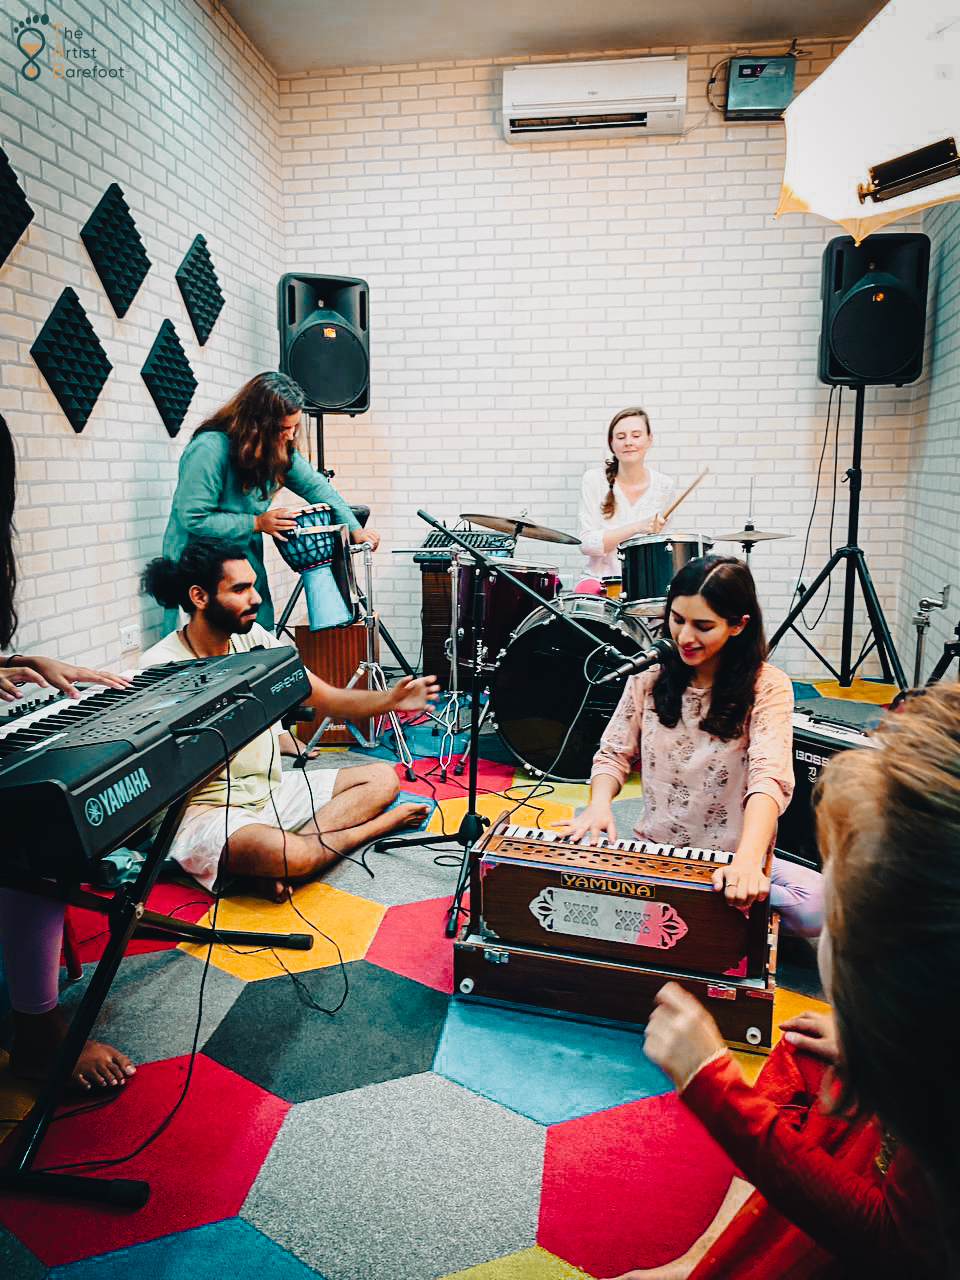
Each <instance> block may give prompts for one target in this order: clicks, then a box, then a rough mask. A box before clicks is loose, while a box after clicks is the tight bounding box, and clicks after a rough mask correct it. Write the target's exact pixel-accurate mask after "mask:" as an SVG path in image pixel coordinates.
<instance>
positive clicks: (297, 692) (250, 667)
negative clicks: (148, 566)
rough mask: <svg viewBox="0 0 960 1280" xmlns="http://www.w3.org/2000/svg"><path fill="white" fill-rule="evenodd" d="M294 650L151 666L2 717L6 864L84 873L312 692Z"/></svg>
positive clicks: (0, 779)
mask: <svg viewBox="0 0 960 1280" xmlns="http://www.w3.org/2000/svg"><path fill="white" fill-rule="evenodd" d="M309 692H310V684H309V681H308V678H307V674H306V672H305V671H304V669H303V664H302V663H301V661H300V658H299V656H298V655H297V652H296V650H295V649H292V648H289V647H287V646H283V647H282V648H275V649H254V650H251V651H250V652H249V653H239V654H230V655H228V656H226V657H223V658H205V659H202V660H200V661H198V662H179V663H172V664H170V665H167V666H162V667H151V668H149V669H147V670H145V671H142V672H140V673H139V674H138V675H136V676H135V677H134V679H133V683H132V687H131V688H129V689H123V690H120V689H97V690H86V691H85V692H84V693H83V694H82V695H81V698H80V699H79V700H76V701H75V700H73V699H66V698H63V699H57V700H56V701H54V702H52V703H50V704H49V705H44V706H41V707H40V708H39V710H37V711H33V712H29V713H27V714H23V715H16V714H14V715H12V716H11V715H8V716H7V717H4V718H3V719H2V720H0V805H2V809H3V824H4V839H3V844H2V846H0V858H2V859H3V862H4V865H5V866H10V867H12V868H19V869H21V870H24V871H31V872H35V873H37V872H39V873H41V874H43V875H48V876H70V877H74V878H84V873H85V868H86V867H87V865H88V864H89V862H90V861H91V860H93V859H96V858H100V857H102V856H103V855H104V854H106V853H108V852H109V851H110V850H111V849H113V848H116V846H117V845H118V844H121V843H122V842H123V841H124V840H125V839H126V838H127V837H128V836H130V835H131V834H132V833H133V832H135V831H136V830H138V828H140V827H141V826H142V825H143V824H144V823H145V822H148V821H149V820H150V819H151V818H153V817H154V816H155V815H156V814H157V813H159V812H160V811H161V810H163V809H165V808H166V807H167V806H168V805H169V804H171V803H172V802H173V801H174V800H176V799H177V798H178V797H179V796H182V795H183V794H184V793H185V792H187V791H190V790H192V789H193V788H194V787H196V786H198V785H199V784H200V783H201V782H203V781H205V780H206V779H207V778H208V777H211V776H213V775H214V774H216V773H217V772H219V770H220V769H221V768H222V767H223V765H224V756H225V754H230V755H232V754H234V752H236V751H239V750H240V748H241V747H243V746H245V745H246V744H247V743H248V742H250V741H251V740H252V739H253V738H255V737H256V736H257V734H259V733H262V732H263V730H264V729H266V728H267V727H268V726H269V725H271V724H272V723H273V722H274V721H276V720H278V719H280V717H281V716H282V715H284V714H285V713H286V712H287V711H289V710H290V709H291V708H293V707H295V706H296V705H297V704H298V703H300V702H302V701H303V700H304V698H306V697H307V696H308V695H309Z"/></svg>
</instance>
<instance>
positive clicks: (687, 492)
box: [663, 467, 710, 524]
mask: <svg viewBox="0 0 960 1280" xmlns="http://www.w3.org/2000/svg"><path fill="white" fill-rule="evenodd" d="M709 470H710V468H709V467H704V468H703V470H702V471H701V472H700V474H699V475H698V476H697V478H696V480H694V482H693V484H691V485H690V486H689V487H688V488H686V489H684V491H683V493H681V495H680V497H679V498H678V499H677V500H676V502H674V503H671V505H670V506H669V507H668V508H667V510H666V511H665V512H664V513H663V520H664V524H666V522H667V521H668V520H669V519H670V517H671V516H672V515H673V513H674V511H676V509H677V507H679V505H680V503H681V502H682V501H683V500H684V498H688V497H689V496H690V494H691V493H693V491H694V489H695V488H696V487H697V485H698V484H699V483H700V481H701V480H702V479H703V477H704V476H705V475H706V474H707V472H708V471H709Z"/></svg>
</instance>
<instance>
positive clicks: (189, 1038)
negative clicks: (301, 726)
mask: <svg viewBox="0 0 960 1280" xmlns="http://www.w3.org/2000/svg"><path fill="white" fill-rule="evenodd" d="M410 736H411V742H412V745H414V751H415V754H416V755H417V756H418V759H417V761H416V769H415V772H416V775H417V776H416V781H414V782H412V783H411V782H408V781H406V780H404V781H403V786H404V787H405V788H406V789H407V790H408V791H409V792H410V793H412V794H414V795H416V796H418V797H426V798H428V799H429V802H430V803H429V806H428V807H429V808H430V809H431V810H432V812H431V813H430V815H429V817H428V819H427V822H426V823H425V827H426V831H425V832H424V834H425V835H429V836H430V837H442V836H443V835H444V834H447V835H448V836H451V839H450V840H448V842H447V843H430V844H425V843H421V844H403V845H396V846H393V847H390V846H389V845H388V847H387V848H384V849H382V850H377V849H376V848H372V847H368V848H367V849H366V850H364V851H362V853H358V854H357V855H355V856H353V857H351V858H349V859H345V860H343V861H342V862H341V863H339V864H338V865H337V866H336V867H334V868H333V869H332V870H331V871H330V872H329V873H328V874H327V875H326V876H325V877H324V878H323V879H322V880H321V881H319V882H316V883H312V884H307V885H304V886H303V887H301V888H298V889H297V890H296V892H295V893H294V894H293V897H292V900H291V901H289V902H285V903H282V904H274V903H270V902H266V901H263V900H260V899H258V898H254V897H250V896H232V897H231V896H228V897H225V898H224V899H223V901H222V902H220V903H219V904H218V905H217V906H216V908H215V907H214V904H213V902H212V899H211V897H210V895H209V894H207V893H205V892H204V891H203V890H201V889H199V888H197V887H196V886H195V885H193V884H192V882H187V881H184V880H182V879H179V878H178V877H177V876H172V877H170V878H166V879H165V880H164V881H163V882H162V883H161V884H160V885H159V886H158V887H157V888H156V889H155V890H154V894H153V897H152V899H151V902H150V904H149V905H150V906H151V907H152V908H153V909H155V910H158V911H161V912H166V913H169V914H174V915H178V916H180V917H181V918H184V919H188V920H192V921H200V922H203V921H205V920H206V921H208V922H209V921H212V920H213V918H214V912H215V918H216V926H217V927H218V928H220V929H225V928H230V929H237V928H239V929H249V930H254V931H259V930H268V931H270V932H273V933H280V934H284V933H289V932H299V933H307V934H309V936H310V938H311V939H312V946H311V947H310V949H309V950H308V951H303V950H300V951H297V950H288V949H286V948H281V947H279V946H273V947H267V946H264V947H235V946H228V945H226V944H225V943H221V944H218V945H216V946H213V947H212V948H210V949H208V948H207V947H204V946H198V945H196V944H191V943H183V944H181V945H179V946H178V945H176V944H175V943H174V942H172V941H167V942H158V941H156V940H153V941H140V940H137V941H135V942H134V943H133V944H132V945H131V947H130V948H129V951H128V954H127V955H126V957H125V958H124V960H123V962H122V964H121V966H120V969H119V972H118V974H117V976H116V978H115V980H114V982H113V984H112V986H111V988H110V992H109V996H108V998H107V1000H106V1003H105V1005H104V1008H103V1012H102V1015H101V1019H100V1022H99V1024H98V1027H97V1029H96V1035H97V1037H98V1038H99V1039H101V1040H105V1041H107V1042H109V1043H112V1044H114V1045H116V1046H117V1047H119V1048H120V1049H122V1050H124V1051H125V1052H127V1053H129V1054H130V1055H131V1056H132V1057H133V1058H134V1059H135V1060H136V1062H137V1064H138V1067H137V1072H136V1075H135V1076H133V1077H132V1078H131V1079H130V1080H129V1082H128V1083H127V1084H126V1085H124V1086H123V1087H122V1088H120V1089H118V1090H117V1091H116V1092H114V1091H110V1096H109V1098H108V1100H106V1101H105V1102H100V1103H99V1104H98V1105H95V1106H93V1107H91V1106H90V1105H89V1104H90V1099H89V1098H88V1097H87V1098H84V1099H82V1100H81V1104H80V1105H78V1103H77V1101H76V1099H75V1098H74V1097H71V1098H70V1100H69V1103H67V1102H66V1100H65V1105H64V1106H63V1108H62V1109H61V1111H60V1113H59V1114H58V1118H57V1119H56V1121H55V1122H54V1123H53V1124H52V1125H51V1127H50V1129H49V1131H48V1133H47V1134H46V1136H45V1138H44V1140H43V1142H42V1144H41V1148H40V1153H39V1157H38V1159H37V1161H36V1167H37V1168H41V1167H42V1168H44V1169H58V1170H62V1171H64V1172H66V1171H68V1170H73V1171H75V1172H89V1173H91V1174H94V1175H95V1176H98V1177H101V1178H140V1179H144V1180H146V1181H147V1182H149V1184H150V1188H151V1191H150V1198H149V1200H148V1202H147V1204H146V1205H145V1206H144V1207H142V1208H140V1209H131V1208H125V1207H121V1206H115V1205H112V1204H97V1203H92V1202H89V1201H87V1202H85V1201H78V1200H69V1199H57V1198H41V1197H38V1196H35V1195H26V1194H23V1193H22V1192H8V1193H6V1194H5V1195H4V1196H3V1197H2V1199H0V1274H2V1275H10V1276H16V1277H18V1278H19V1277H22V1278H23V1280H34V1278H36V1280H43V1278H45V1277H52V1278H55V1280H127V1277H129V1276H130V1275H143V1276H150V1277H158V1278H159V1277H163V1278H166V1277H170V1278H171V1280H172V1278H173V1277H176V1280H194V1278H196V1280H200V1278H201V1277H203V1280H206V1277H208V1276H210V1275H212V1274H219V1273H220V1272H226V1273H228V1274H229V1275H231V1276H232V1277H235V1278H236V1280H247V1278H248V1277H249V1278H251V1280H252V1278H253V1277H257V1280H308V1277H319V1278H320V1280H441V1278H443V1280H572V1278H574V1277H581V1278H583V1280H590V1278H591V1277H601V1276H612V1275H618V1274H620V1273H621V1272H623V1271H625V1270H627V1269H629V1268H632V1267H649V1266H657V1265H660V1264H662V1263H664V1262H666V1261H668V1260H669V1259H671V1258H673V1257H676V1256H678V1255H679V1254H682V1253H683V1252H684V1251H685V1250H686V1249H687V1248H688V1246H689V1245H690V1244H691V1243H692V1242H693V1240H694V1239H695V1238H696V1237H697V1236H698V1235H699V1234H700V1233H701V1232H702V1231H703V1230H704V1228H705V1227H706V1225H707V1224H708V1223H709V1221H710V1219H711V1217H712V1216H713V1214H714V1212H715V1210H716V1209H717V1207H718V1205H719V1204H720V1202H721V1200H722V1199H723V1196H724V1193H725V1190H726V1187H727V1185H728V1184H729V1181H730V1177H731V1173H732V1165H731V1164H730V1162H729V1160H728V1159H727V1157H726V1156H725V1155H724V1154H723V1153H722V1151H721V1150H720V1148H719V1147H718V1146H717V1145H716V1144H715V1143H714V1142H713V1140H712V1139H711V1138H710V1137H709V1136H708V1135H707V1133H706V1131H705V1130H704V1129H703V1128H702V1127H701V1125H700V1124H699V1122H698V1121H696V1120H695V1119H694V1118H693V1117H692V1115H691V1114H690V1113H689V1112H688V1111H687V1110H686V1109H685V1108H684V1106H683V1105H682V1104H681V1103H680V1102H679V1101H678V1099H677V1097H676V1095H675V1093H674V1091H673V1089H672V1088H671V1086H670V1084H669V1081H668V1080H667V1078H666V1077H665V1076H664V1075H663V1074H662V1073H661V1072H660V1071H659V1070H658V1068H656V1067H655V1066H653V1065H652V1064H651V1062H650V1061H649V1060H648V1059H647V1058H646V1057H645V1055H644V1053H643V1036H642V1032H641V1031H640V1029H639V1028H638V1026H637V1025H635V1024H631V1023H629V1020H628V1021H626V1022H624V1023H617V1022H611V1021H610V1020H608V1021H606V1022H600V1021H597V1020H591V1019H589V1018H583V1017H577V1016H573V1015H572V1014H571V1013H570V1011H569V1010H568V1009H566V1008H564V1005H563V1000H562V999H561V998H558V999H557V1001H556V1002H555V1005H554V1007H553V1008H551V1007H550V1000H549V999H544V998H543V997H542V993H540V994H538V997H537V999H531V1000H530V1001H529V1002H528V1001H525V1000H524V998H523V995H524V993H523V991H522V989H518V990H516V991H515V992H514V997H515V998H513V999H511V1000H510V1001H509V1002H504V1003H493V1002H483V1001H474V1000H471V999H469V998H465V997H467V996H468V995H469V990H468V988H469V985H470V984H469V983H466V984H463V986H462V988H461V987H460V986H458V987H457V990H456V993H455V982H457V978H456V975H455V967H454V947H453V942H452V941H451V939H450V938H449V937H448V936H447V932H448V929H447V925H448V921H450V920H451V919H453V920H454V921H455V923H460V920H459V919H458V918H457V917H456V913H455V912H453V910H452V903H453V895H454V893H455V890H456V887H457V882H458V874H459V872H460V870H461V863H462V858H463V852H464V849H463V845H462V843H460V842H459V841H458V840H457V839H456V836H457V833H458V831H459V829H460V823H461V821H462V819H463V817H464V814H465V813H466V812H467V799H466V775H463V776H461V775H458V774H457V773H456V772H455V770H454V769H453V768H452V767H451V766H450V765H449V764H448V767H447V768H444V766H443V764H442V763H441V761H440V760H439V759H438V758H437V756H436V752H437V750H438V742H437V739H436V738H435V737H432V736H431V734H430V732H429V730H427V729H418V730H415V731H413V730H412V731H411V735H410ZM482 741H483V744H484V747H485V748H489V747H491V746H492V747H493V750H492V751H489V755H490V758H486V757H487V754H488V751H487V750H485V752H484V755H485V758H484V759H483V760H482V761H481V764H480V768H479V798H478V805H477V808H478V810H479V812H480V814H481V815H482V816H483V818H487V819H490V820H491V821H495V820H496V819H497V818H498V817H499V816H500V815H501V814H503V813H505V812H506V813H508V814H509V820H510V821H511V822H512V823H514V824H516V825H517V826H519V827H525V828H530V829H533V830H535V831H536V830H539V831H541V832H544V833H547V834H549V835H551V836H553V835H555V833H554V832H553V824H554V823H557V822H559V821H562V820H563V819H565V818H569V817H571V816H572V815H573V814H574V812H575V811H576V809H577V808H579V807H582V806H583V804H584V803H585V802H586V796H587V788H586V787H585V786H584V785H581V784H573V783H559V784H553V783H548V782H544V781H543V780H538V779H537V778H536V777H532V776H528V775H527V774H526V773H525V772H524V771H523V770H522V769H521V768H518V767H515V766H514V765H512V764H510V763H509V762H507V761H506V760H505V759H504V758H503V755H502V754H498V752H497V751H496V741H495V739H493V738H492V736H490V735H486V736H485V737H484V739H483V740H482ZM456 745H457V746H458V747H459V748H460V749H462V748H463V745H464V740H463V736H462V735H461V736H460V738H459V739H458V741H457V744H456ZM431 752H432V754H431ZM375 754H379V755H381V756H383V755H388V754H389V752H388V751H387V750H386V748H382V747H381V748H379V749H378V750H377V752H376V753H375ZM367 759H369V753H366V754H363V755H360V754H359V753H357V752H347V753H343V752H339V753H337V754H336V756H335V757H332V756H329V757H326V758H325V754H324V752H321V758H320V760H318V761H316V762H313V763H311V765H310V768H324V767H331V764H332V765H333V766H334V767H338V766H341V765H342V764H344V763H347V764H349V763H353V762H360V761H365V760H367ZM398 773H400V775H401V777H402V778H403V771H402V770H401V769H399V767H398ZM641 804H642V788H641V787H640V786H639V783H638V782H631V784H630V785H629V786H628V787H627V788H626V789H625V792H624V793H623V796H622V797H621V798H620V799H619V800H618V801H617V806H616V808H617V815H618V821H619V823H620V825H621V826H622V828H623V829H624V831H625V832H626V831H627V830H628V828H629V827H630V826H631V825H632V822H633V821H634V819H635V817H636V813H637V810H638V806H639V805H641ZM543 839H544V841H545V842H546V843H547V844H549V843H550V841H549V840H548V839H547V838H546V835H545V836H544V837H543ZM482 892H483V888H482V882H481V886H480V891H479V893H478V896H479V897H482ZM524 892H525V891H524V889H523V887H522V885H518V888H517V891H516V893H517V911H518V912H521V911H523V912H526V913H527V914H528V915H530V913H529V911H528V910H527V906H526V905H525V898H524ZM527 896H529V895H527ZM479 905H480V910H479V911H478V913H477V917H478V918H479V920H480V923H481V925H482V909H483V903H482V902H481V903H480V904H479ZM469 906H470V901H469V894H466V895H465V896H464V899H463V903H462V910H463V915H462V917H461V919H463V920H466V912H467V911H468V909H469ZM530 919H531V920H532V921H534V924H533V926H531V927H536V922H535V920H534V917H533V916H532V915H530ZM72 920H73V924H74V926H75V929H76V933H77V935H78V940H79V952H80V959H81V960H82V961H83V963H84V974H83V977H82V978H81V979H80V980H79V981H77V982H75V983H69V982H67V980H66V979H64V987H63V994H62V1004H63V1007H64V1009H65V1011H66V1012H67V1014H69V1013H70V1012H71V1010H72V1009H73V1008H75V1007H76V1005H77V1004H78V1002H79V1001H80V999H81V997H82V995H83V992H84V991H85V990H86V988H87V985H88V984H89V982H90V980H91V976H92V974H93V971H94V968H95V965H96V962H97V959H98V957H99V955H100V953H101V951H102V948H103V943H104V930H105V925H104V921H103V918H102V917H100V916H99V915H97V914H95V913H92V912H78V911H74V912H73V913H72ZM476 922H477V920H476V918H473V923H474V924H476ZM486 944H487V946H488V951H489V959H490V961H491V963H495V964H498V965H500V964H503V965H506V964H509V962H510V960H511V959H512V958H513V956H512V953H511V951H510V945H509V940H508V939H504V938H502V937H500V938H493V937H489V936H487V937H486ZM800 959H801V961H804V957H803V956H801V957H800ZM801 968H803V969H804V970H805V971H806V973H807V977H808V979H809V976H810V973H811V972H812V966H811V964H810V962H809V958H807V959H806V960H805V961H804V963H803V964H802V965H801ZM591 972H592V973H593V976H590V977H588V978H585V979H583V980H584V981H588V982H597V981H610V980H611V978H610V975H609V973H607V974H606V975H605V974H604V973H603V972H602V971H598V972H594V971H591ZM598 973H599V976H598ZM561 985H562V984H561ZM802 985H803V984H802V983H801V984H800V988H801V989H802ZM810 990H811V991H812V992H816V990H817V988H816V986H815V985H812V986H811V987H810ZM534 1006H538V1007H534ZM805 1007H820V1008H822V1007H823V1006H822V1005H820V1004H818V1002H817V1001H816V1000H815V999H811V998H810V996H809V995H802V994H800V993H799V991H797V992H791V991H789V990H787V989H786V988H784V987H782V986H781V988H780V989H779V990H778V992H777V995H776V998H775V1015H774V1022H776V1019H777V1017H778V1016H779V1017H783V1016H787V1015H789V1014H790V1013H793V1012H796V1011H798V1010H799V1009H801V1008H805ZM638 1021H639V1020H638ZM775 1034H776V1033H775ZM738 1056H739V1057H740V1060H741V1062H742V1063H743V1065H744V1067H745V1069H746V1071H747V1073H748V1075H750V1076H751V1077H752V1076H755V1075H756V1073H757V1071H758V1070H759V1069H760V1066H761V1064H762V1062H763V1058H762V1056H760V1055H756V1054H753V1053H750V1052H742V1051H741V1052H739V1055H738ZM0 1095H2V1103H0V1105H2V1106H3V1107H4V1110H3V1111H2V1112H0V1115H3V1116H4V1117H5V1118H6V1121H7V1128H8V1129H9V1128H10V1126H11V1124H12V1123H13V1122H14V1121H15V1120H16V1118H17V1117H20V1116H22V1115H24V1114H25V1113H26V1111H27V1109H28V1108H29V1106H30V1105H31V1102H32V1099H33V1098H34V1097H35V1095H36V1087H35V1086H34V1085H32V1084H30V1083H29V1082H25V1081H22V1080H18V1079H15V1078H14V1077H13V1076H12V1075H11V1074H10V1072H9V1070H8V1068H7V1066H6V1064H5V1063H4V1065H3V1066H2V1068H0ZM13 1140H14V1135H13V1134H11V1135H10V1136H8V1138H7V1141H6V1143H5V1145H4V1155H5V1156H8V1155H9V1151H10V1146H11V1142H12V1141H13ZM88 1166H89V1167H88ZM692 1189H695V1190H694V1191H693V1193H692Z"/></svg>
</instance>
